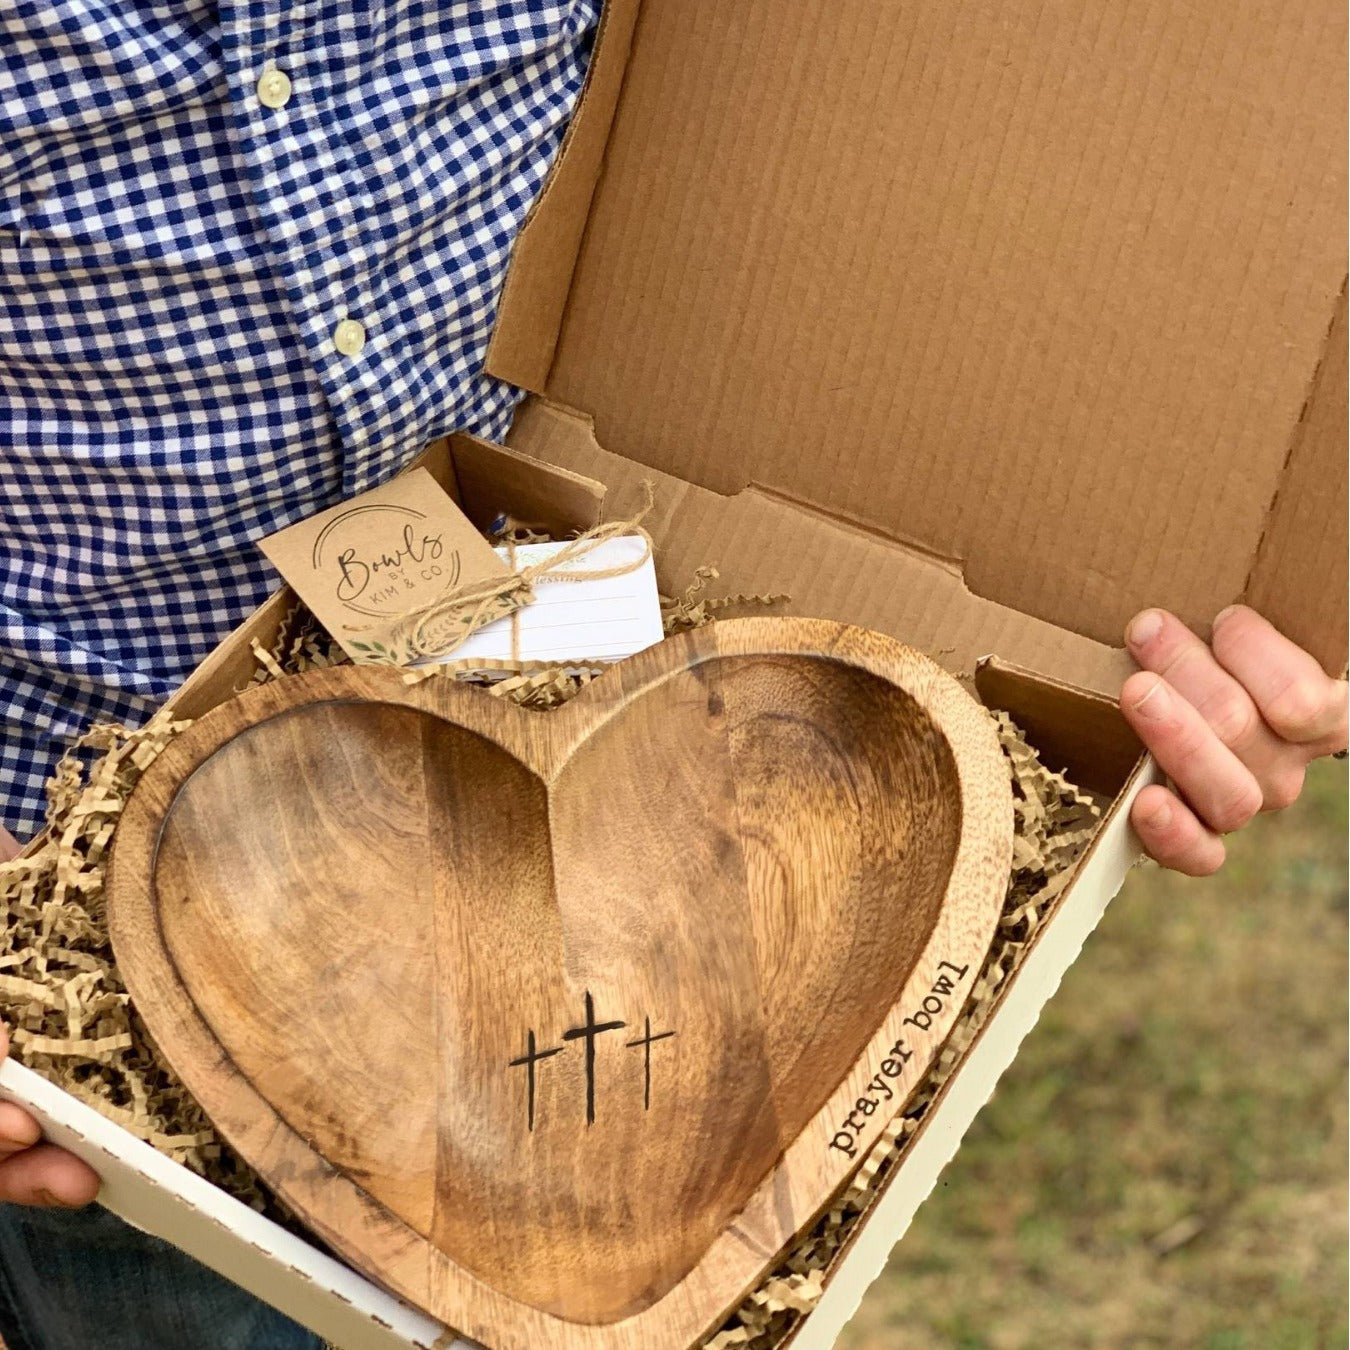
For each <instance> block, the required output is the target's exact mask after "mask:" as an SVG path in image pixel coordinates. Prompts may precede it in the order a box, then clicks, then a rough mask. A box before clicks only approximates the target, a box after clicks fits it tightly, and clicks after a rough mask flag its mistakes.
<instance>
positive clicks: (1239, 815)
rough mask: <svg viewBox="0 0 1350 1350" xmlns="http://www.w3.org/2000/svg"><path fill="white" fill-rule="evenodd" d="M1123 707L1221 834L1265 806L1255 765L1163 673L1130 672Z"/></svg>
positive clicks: (1167, 770)
mask: <svg viewBox="0 0 1350 1350" xmlns="http://www.w3.org/2000/svg"><path fill="white" fill-rule="evenodd" d="M1120 707H1121V711H1122V712H1123V713H1124V714H1125V718H1126V720H1127V721H1128V722H1129V724H1130V725H1131V726H1132V727H1133V728H1134V731H1135V734H1136V735H1137V736H1138V737H1139V739H1140V740H1141V741H1143V742H1144V744H1145V745H1146V746H1147V747H1148V749H1149V750H1150V751H1151V752H1152V754H1153V757H1154V758H1155V759H1156V760H1157V761H1158V763H1159V764H1160V765H1161V766H1162V768H1163V771H1164V772H1165V773H1166V774H1167V776H1168V777H1169V778H1171V779H1172V781H1173V782H1174V783H1175V784H1176V786H1177V789H1178V791H1179V793H1180V795H1181V796H1182V797H1184V798H1185V799H1186V802H1187V803H1188V804H1189V805H1190V807H1191V809H1192V810H1193V811H1194V812H1195V813H1196V815H1198V816H1199V817H1200V819H1201V820H1202V821H1204V823H1205V824H1206V825H1208V826H1209V827H1210V829H1212V830H1217V831H1218V832H1219V833H1220V834H1227V833H1229V832H1230V831H1231V830H1237V829H1241V828H1242V826H1243V825H1245V824H1246V823H1247V822H1248V821H1249V820H1250V819H1251V818H1252V817H1253V816H1254V815H1255V814H1256V813H1257V812H1258V811H1259V810H1260V809H1261V804H1262V796H1261V788H1260V785H1259V784H1258V783H1257V781H1256V779H1255V778H1254V777H1253V776H1252V772H1251V770H1250V769H1248V768H1247V766H1246V765H1245V764H1243V762H1242V761H1241V760H1240V759H1239V758H1238V757H1237V756H1236V755H1235V754H1234V753H1233V752H1232V751H1231V750H1230V749H1229V748H1228V747H1227V746H1226V745H1224V744H1223V743H1222V742H1221V741H1220V740H1219V738H1218V737H1217V736H1216V735H1215V734H1214V732H1213V731H1212V730H1210V727H1209V724H1208V723H1207V722H1206V721H1205V719H1204V718H1203V717H1201V716H1200V714H1199V713H1198V712H1196V710H1195V709H1194V708H1192V707H1191V705H1190V704H1189V703H1187V702H1186V700H1185V699H1184V698H1182V697H1181V696H1180V695H1179V694H1178V693H1177V692H1176V691H1175V690H1174V689H1172V688H1171V686H1170V685H1169V684H1168V683H1167V681H1166V680H1165V679H1163V677H1162V676H1161V675H1154V674H1152V673H1151V672H1146V671H1140V672H1139V674H1137V675H1131V676H1130V678H1129V679H1128V680H1126V681H1125V685H1124V688H1122V689H1121V691H1120Z"/></svg>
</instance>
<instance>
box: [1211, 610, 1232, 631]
mask: <svg viewBox="0 0 1350 1350" xmlns="http://www.w3.org/2000/svg"><path fill="white" fill-rule="evenodd" d="M1237 612H1238V606H1237V605H1229V606H1228V607H1227V608H1226V609H1221V610H1220V611H1219V612H1218V613H1217V614H1216V615H1215V616H1214V622H1213V623H1212V624H1210V630H1211V631H1213V630H1214V629H1215V628H1217V627H1218V626H1219V625H1220V624H1221V623H1223V621H1224V620H1225V619H1228V618H1231V617H1232V616H1233V615H1234V614H1236V613H1237Z"/></svg>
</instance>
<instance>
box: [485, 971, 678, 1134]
mask: <svg viewBox="0 0 1350 1350" xmlns="http://www.w3.org/2000/svg"><path fill="white" fill-rule="evenodd" d="M642 1023H643V1033H642V1035H641V1036H639V1037H638V1038H637V1040H635V1041H625V1042H624V1048H625V1049H627V1050H634V1049H637V1048H638V1047H639V1046H641V1047H642V1052H643V1089H642V1109H643V1110H644V1111H648V1110H650V1109H651V1104H652V1046H653V1045H654V1044H656V1042H657V1041H664V1040H668V1039H669V1038H670V1037H671V1036H673V1035H674V1034H675V1033H674V1032H673V1031H657V1032H653V1031H652V1019H651V1018H650V1017H644V1018H643V1019H642ZM627 1025H628V1024H627V1023H626V1022H617V1021H614V1022H597V1021H596V1020H595V1000H594V999H593V998H592V997H591V991H590V990H589V989H588V990H587V991H586V1020H585V1021H584V1022H583V1023H582V1024H581V1025H580V1026H576V1027H569V1028H568V1029H567V1030H566V1031H564V1032H563V1034H562V1040H563V1044H562V1045H555V1046H551V1047H549V1048H548V1049H547V1050H541V1049H539V1047H538V1044H537V1043H536V1041H535V1036H534V1028H533V1027H531V1028H530V1030H529V1034H528V1035H527V1036H526V1038H525V1053H524V1054H523V1055H521V1056H519V1058H517V1059H513V1060H511V1061H510V1067H511V1068H513V1069H514V1068H523V1069H524V1070H525V1081H526V1094H527V1096H526V1099H527V1103H528V1104H527V1107H526V1110H527V1112H528V1121H529V1127H530V1129H531V1130H533V1129H534V1099H535V1086H536V1066H537V1065H538V1064H539V1063H540V1062H541V1061H542V1060H546V1059H552V1058H553V1056H554V1055H560V1054H562V1052H563V1051H564V1050H565V1049H567V1045H566V1042H568V1041H585V1043H586V1047H585V1048H586V1124H587V1125H594V1124H595V1038H596V1037H597V1036H599V1035H602V1034H603V1033H604V1032H606V1031H619V1030H621V1029H623V1028H625V1027H626V1026H627Z"/></svg>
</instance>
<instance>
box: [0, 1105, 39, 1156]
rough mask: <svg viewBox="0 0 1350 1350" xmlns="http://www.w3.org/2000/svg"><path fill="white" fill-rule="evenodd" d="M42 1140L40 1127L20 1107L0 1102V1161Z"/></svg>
mask: <svg viewBox="0 0 1350 1350" xmlns="http://www.w3.org/2000/svg"><path fill="white" fill-rule="evenodd" d="M41 1138H42V1127H41V1126H40V1125H39V1124H38V1123H37V1121H35V1120H34V1119H33V1117H32V1116H30V1115H29V1114H28V1112H27V1111H25V1110H24V1109H23V1107H21V1106H17V1105H15V1103H13V1102H0V1160H2V1159H4V1158H8V1157H9V1156H10V1154H12V1153H17V1152H19V1150H20V1149H25V1148H31V1147H32V1146H33V1145H34V1144H36V1143H37V1142H38V1140H39V1139H41Z"/></svg>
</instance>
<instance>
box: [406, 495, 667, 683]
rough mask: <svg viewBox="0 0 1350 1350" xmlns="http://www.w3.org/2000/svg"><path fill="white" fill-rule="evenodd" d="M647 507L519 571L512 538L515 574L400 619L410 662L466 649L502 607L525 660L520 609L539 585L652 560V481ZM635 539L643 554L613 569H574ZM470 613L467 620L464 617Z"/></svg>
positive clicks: (458, 590) (598, 577) (627, 570)
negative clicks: (614, 544) (648, 526)
mask: <svg viewBox="0 0 1350 1350" xmlns="http://www.w3.org/2000/svg"><path fill="white" fill-rule="evenodd" d="M642 487H643V493H644V501H643V505H642V509H641V510H640V511H638V513H637V514H636V515H635V516H632V517H631V518H630V519H627V520H612V521H608V522H606V523H604V524H601V525H595V526H593V527H592V528H591V529H589V530H586V531H585V532H584V533H582V534H579V535H577V537H576V538H575V539H570V540H568V541H567V543H566V544H564V545H563V547H562V548H560V549H559V550H558V551H557V552H556V553H554V554H552V555H551V556H550V557H548V558H545V559H543V560H541V561H540V562H537V563H532V564H530V565H529V566H526V567H522V568H520V569H519V570H517V568H516V561H517V556H516V545H515V542H514V541H513V540H511V539H509V538H508V540H507V555H508V563H509V566H510V574H509V575H507V576H504V577H490V578H488V579H486V580H482V581H471V582H467V583H466V584H465V585H463V586H456V587H454V588H453V589H451V590H449V591H446V592H445V593H444V594H443V595H440V596H438V597H437V598H436V599H435V600H432V601H429V602H428V603H427V604H425V605H422V606H420V607H418V608H417V609H412V610H409V611H408V612H407V613H406V614H403V615H400V616H399V618H398V620H397V622H396V624H395V626H394V630H393V635H394V637H395V639H396V641H397V643H398V645H399V646H400V647H401V648H402V649H403V650H404V651H406V653H407V657H408V659H409V660H414V661H415V660H424V659H427V658H431V657H444V656H448V655H450V653H451V652H453V651H455V650H456V649H457V648H459V647H460V646H462V645H463V644H464V642H465V641H467V640H468V638H469V637H470V635H472V634H473V633H476V632H477V631H478V630H479V629H480V628H483V627H485V626H486V625H487V624H489V623H493V622H495V621H496V620H497V619H499V618H500V617H502V613H501V611H502V606H503V604H510V606H511V610H510V614H511V656H512V659H513V660H518V659H519V657H520V617H519V616H520V610H521V608H522V607H523V606H524V605H526V604H528V603H529V602H530V601H531V600H533V599H534V587H535V585H536V583H538V582H541V581H607V580H610V579H612V578H614V577H625V576H628V575H629V574H631V573H633V572H636V571H637V570H638V569H639V568H641V567H643V566H645V565H646V562H647V560H648V559H649V558H650V557H651V556H652V537H651V535H650V534H648V533H647V531H646V530H645V529H643V528H642V522H643V521H644V520H645V519H646V518H647V515H648V514H649V513H650V512H651V509H652V506H653V504H654V502H655V493H654V491H653V488H652V485H651V483H650V482H644V483H643V485H642ZM632 536H636V537H637V538H640V539H641V540H642V543H643V548H642V552H641V554H640V555H639V556H638V557H636V558H634V559H632V560H630V561H628V562H625V563H619V564H616V565H615V566H613V567H593V568H583V567H572V566H569V564H571V563H575V562H577V561H578V560H580V559H582V558H585V557H586V556H587V555H588V554H590V553H592V552H594V551H595V549H597V548H598V547H599V546H600V545H601V544H607V543H608V542H609V541H610V540H611V539H620V538H624V537H632ZM466 611H467V617H465V615H466Z"/></svg>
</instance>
